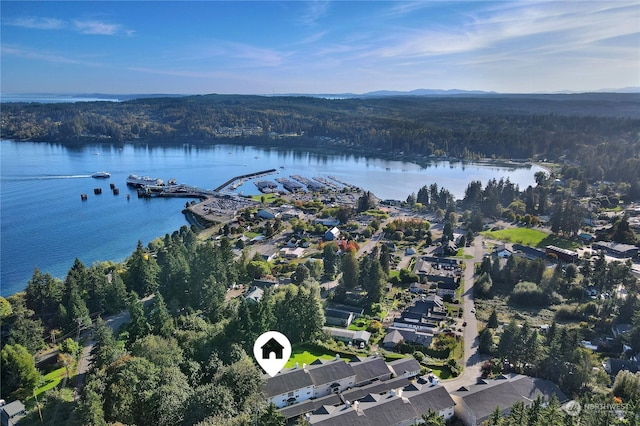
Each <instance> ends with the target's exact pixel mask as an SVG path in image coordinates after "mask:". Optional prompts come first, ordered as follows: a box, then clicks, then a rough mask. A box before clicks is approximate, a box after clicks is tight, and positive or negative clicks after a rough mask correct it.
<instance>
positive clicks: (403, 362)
mask: <svg viewBox="0 0 640 426" xmlns="http://www.w3.org/2000/svg"><path fill="white" fill-rule="evenodd" d="M389 367H391V369H392V370H393V374H394V375H395V377H404V378H407V379H411V378H413V377H417V376H418V375H420V363H419V362H418V361H416V359H415V358H414V357H407V358H400V359H397V360H395V361H392V362H390V363H389Z"/></svg>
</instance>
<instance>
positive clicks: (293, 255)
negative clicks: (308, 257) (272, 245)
mask: <svg viewBox="0 0 640 426" xmlns="http://www.w3.org/2000/svg"><path fill="white" fill-rule="evenodd" d="M304 252H305V249H304V248H302V247H296V248H290V247H285V248H283V249H280V257H284V258H287V259H298V258H301V257H302V256H303V255H304Z"/></svg>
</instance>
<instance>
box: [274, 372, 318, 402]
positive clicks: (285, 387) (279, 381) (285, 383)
mask: <svg viewBox="0 0 640 426" xmlns="http://www.w3.org/2000/svg"><path fill="white" fill-rule="evenodd" d="M307 386H313V380H312V379H311V375H310V374H309V373H308V372H307V371H306V369H303V368H295V369H291V370H286V371H282V372H280V373H278V374H276V375H275V376H273V377H269V378H267V381H266V384H265V389H264V391H265V394H266V395H267V397H273V396H276V395H281V394H283V393H287V392H291V391H293V390H296V389H302V388H305V387H307Z"/></svg>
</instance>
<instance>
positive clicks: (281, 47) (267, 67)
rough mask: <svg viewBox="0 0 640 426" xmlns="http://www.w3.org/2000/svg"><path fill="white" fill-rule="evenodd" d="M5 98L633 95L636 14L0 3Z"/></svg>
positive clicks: (626, 8)
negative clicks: (616, 91) (618, 91)
mask: <svg viewBox="0 0 640 426" xmlns="http://www.w3.org/2000/svg"><path fill="white" fill-rule="evenodd" d="M0 8H1V9H0V12H1V36H2V37H1V48H2V53H1V61H2V62H1V69H0V71H1V75H0V77H1V85H0V90H1V91H2V93H94V92H95V93H112V94H124V93H180V94H192V93H193V94H195V93H200V94H203V93H239V94H272V93H276V94H278V93H344V92H351V93H365V92H370V91H376V90H403V91H404V90H413V89H419V88H429V89H465V90H486V91H497V92H504V93H530V92H554V91H562V90H571V91H591V90H599V89H605V88H623V87H630V86H633V87H637V86H640V3H638V2H637V1H632V2H617V1H604V2H597V1H588V0H585V1H568V2H559V1H552V2H538V1H525V2H508V1H499V2H483V1H472V2H453V1H438V2H426V1H422V2H397V1H393V2H392V1H373V2H369V1H356V2H345V1H333V2H324V1H314V2H302V1H281V2H272V1H258V2H247V1H234V2H224V1H199V2H166V1H145V2H122V1H113V2H88V1H87V2H79V1H70V2H56V1H47V2H32V1H21V2H10V1H2V2H1V3H0Z"/></svg>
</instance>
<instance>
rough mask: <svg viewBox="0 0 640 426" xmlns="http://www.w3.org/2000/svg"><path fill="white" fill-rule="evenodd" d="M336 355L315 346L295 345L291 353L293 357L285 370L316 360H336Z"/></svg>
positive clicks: (285, 366)
mask: <svg viewBox="0 0 640 426" xmlns="http://www.w3.org/2000/svg"><path fill="white" fill-rule="evenodd" d="M335 357H336V355H335V353H333V352H332V353H329V352H328V351H327V350H326V349H323V348H321V347H318V346H313V345H294V346H293V349H292V351H291V357H290V358H289V361H287V363H286V364H285V365H284V368H291V367H293V366H294V365H296V362H297V363H298V365H299V366H302V364H307V365H309V364H311V363H312V362H314V361H315V360H316V359H318V358H320V359H327V360H328V359H334V358H335Z"/></svg>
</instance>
